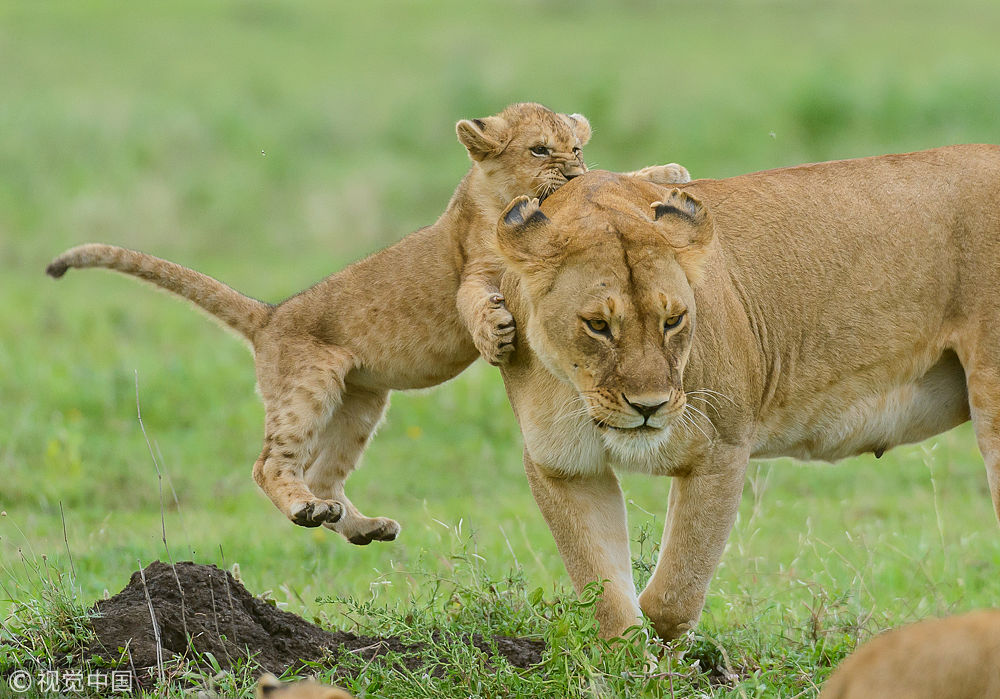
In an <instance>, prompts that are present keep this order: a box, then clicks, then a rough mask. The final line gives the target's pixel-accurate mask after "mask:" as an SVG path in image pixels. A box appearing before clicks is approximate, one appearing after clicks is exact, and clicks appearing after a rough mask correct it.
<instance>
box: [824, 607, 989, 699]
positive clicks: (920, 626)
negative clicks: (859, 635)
mask: <svg viewBox="0 0 1000 699" xmlns="http://www.w3.org/2000/svg"><path fill="white" fill-rule="evenodd" d="M819 696H820V699H881V698H882V697H901V698H903V697H905V699H980V698H981V697H982V698H983V699H985V698H986V697H1000V609H983V610H979V611H975V612H969V613H968V614H962V615H960V616H952V617H947V618H945V619H928V620H926V621H921V622H918V623H916V624H910V625H909V626H903V627H900V628H898V629H893V630H891V631H887V632H885V633H883V634H881V635H879V636H876V637H875V638H873V639H872V640H871V641H869V642H868V643H866V644H864V645H863V646H862V647H861V648H859V649H858V650H857V651H855V652H854V653H853V654H852V655H850V656H849V657H848V658H847V660H845V661H844V662H843V663H841V665H840V667H838V668H837V670H836V672H834V673H833V676H832V677H831V678H830V680H829V681H828V682H827V683H826V685H825V686H824V687H823V691H822V692H821V693H820V695H819Z"/></svg>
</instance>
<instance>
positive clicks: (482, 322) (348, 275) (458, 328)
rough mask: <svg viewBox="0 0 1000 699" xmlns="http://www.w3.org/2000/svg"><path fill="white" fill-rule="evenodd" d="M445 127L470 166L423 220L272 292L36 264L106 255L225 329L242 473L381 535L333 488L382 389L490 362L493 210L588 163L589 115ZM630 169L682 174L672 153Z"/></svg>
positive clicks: (368, 429)
mask: <svg viewBox="0 0 1000 699" xmlns="http://www.w3.org/2000/svg"><path fill="white" fill-rule="evenodd" d="M457 132H458V138H459V140H460V141H461V142H462V144H463V145H464V146H465V147H466V149H467V150H468V153H469V156H470V157H471V158H472V161H473V164H472V168H471V169H470V170H469V172H468V174H467V175H466V176H465V178H464V179H463V180H462V182H461V183H460V184H459V186H458V188H457V189H456V190H455V193H454V195H453V196H452V198H451V201H450V202H449V204H448V208H447V209H446V210H445V212H444V213H443V214H442V215H441V217H440V218H439V219H438V220H437V222H435V223H434V224H433V225H431V226H429V227H427V228H424V229H421V230H419V231H417V232H415V233H413V234H411V235H409V236H407V237H405V238H403V239H402V240H401V241H399V242H398V243H396V244H395V245H392V246H390V247H388V248H386V249H385V250H382V251H380V252H378V253H375V254H374V255H372V256H370V257H368V258H366V259H364V260H361V261H360V262H357V263H355V264H353V265H351V266H349V267H347V268H346V269H345V270H343V271H342V272H339V273H337V274H334V275H332V276H330V277H328V278H327V279H325V280H323V281H321V282H320V283H318V284H316V285H315V286H313V287H311V288H309V289H306V290H305V291H303V292H301V293H299V294H297V295H295V296H293V297H291V298H289V299H287V300H286V301H284V302H282V303H280V304H277V305H271V304H267V303H263V302H261V301H257V300H255V299H252V298H249V297H247V296H244V295H243V294H241V293H239V292H237V291H235V290H233V289H231V288H230V287H228V286H226V285H224V284H222V283H221V282H218V281H216V280H215V279H212V278H211V277H208V276H206V275H204V274H201V273H199V272H195V271H193V270H190V269H188V268H186V267H182V266H180V265H178V264H175V263H173V262H168V261H166V260H161V259H159V258H156V257H152V256H150V255H146V254H144V253H141V252H136V251H132V250H126V249H124V248H119V247H115V246H111V245H101V244H90V245H82V246H80V247H76V248H73V249H71V250H68V251H67V252H65V253H63V254H62V255H60V256H59V257H57V258H56V259H55V260H53V262H52V263H51V264H50V265H49V267H48V269H47V270H46V271H47V272H48V273H49V274H50V275H51V276H53V277H61V276H62V275H63V274H64V273H65V272H66V270H67V269H69V268H70V267H106V268H110V269H114V270H117V271H119V272H124V273H126V274H130V275H133V276H137V277H140V278H142V279H145V280H146V281H150V282H152V283H154V284H156V285H158V286H160V287H162V288H164V289H167V290H169V291H172V292H174V293H175V294H178V295H180V296H183V297H184V298H186V299H188V300H189V301H191V302H193V303H194V304H196V305H198V306H200V307H201V308H202V309H203V310H205V311H207V312H208V313H210V314H211V315H213V316H215V317H216V318H218V319H219V320H221V321H222V322H224V323H225V324H227V325H228V326H229V327H230V328H232V329H234V330H236V331H237V332H238V333H240V334H241V335H242V336H243V337H244V338H246V339H247V340H248V341H249V343H250V345H251V346H252V348H253V352H254V361H255V364H256V372H257V384H258V387H259V389H260V394H261V397H262V398H263V400H264V403H265V412H266V418H265V435H264V446H263V450H262V451H261V454H260V457H259V458H258V459H257V462H256V464H255V465H254V468H253V475H254V479H255V480H256V481H257V483H258V484H259V485H260V487H261V488H262V489H263V490H264V492H265V493H266V494H267V495H268V497H270V498H271V500H272V501H273V502H274V504H275V505H276V506H277V507H278V509H280V510H281V511H282V512H283V513H284V514H285V515H286V516H287V517H288V518H289V519H291V520H292V522H294V523H296V524H299V525H302V526H310V527H311V526H319V525H324V526H326V527H328V528H329V529H332V530H334V531H337V532H338V533H340V534H341V535H343V536H344V537H345V538H346V539H347V540H348V541H350V542H351V543H354V544H360V545H363V544H368V543H370V542H371V541H373V540H380V541H389V540H392V539H394V538H395V537H396V536H397V534H398V533H399V524H398V523H397V522H395V521H394V520H391V519H388V518H386V517H374V518H370V517H366V516H364V515H363V514H361V512H360V511H358V509H357V508H356V507H355V506H354V505H353V504H352V503H351V501H350V500H349V499H348V498H347V496H346V495H345V493H344V481H345V480H346V478H347V476H348V475H349V474H350V472H351V471H352V470H353V469H354V468H355V465H356V464H357V461H358V459H359V457H360V455H361V453H362V452H363V450H364V448H365V446H366V445H367V443H368V441H369V438H370V437H371V434H372V432H373V430H374V429H375V427H376V425H377V424H378V422H379V421H380V420H381V419H382V415H383V413H384V412H385V408H386V405H387V402H388V397H389V391H390V390H399V389H411V388H425V387H428V386H433V385H435V384H439V383H441V382H443V381H446V380H448V379H450V378H452V377H454V376H455V375H457V374H458V373H459V372H461V371H462V370H463V369H465V368H466V367H467V366H468V365H469V364H470V363H471V362H472V361H473V360H474V359H475V358H476V357H477V356H478V355H479V354H481V355H482V356H483V357H484V358H485V359H486V360H487V361H489V362H491V363H493V364H498V363H500V362H501V361H503V359H504V358H505V357H506V356H507V355H508V354H509V353H510V352H511V351H512V348H513V340H514V332H515V329H514V323H513V318H512V316H511V315H510V313H509V312H508V311H507V309H506V308H505V306H504V300H503V297H502V296H501V295H500V293H499V289H498V286H497V282H498V276H499V273H500V263H499V258H498V256H497V254H496V253H494V252H493V245H492V242H493V237H494V235H495V226H496V221H497V218H498V217H499V215H500V212H501V211H502V210H503V208H504V206H505V205H506V204H507V202H508V201H510V200H511V199H512V198H514V197H516V196H518V195H522V194H531V195H533V196H540V197H544V196H545V195H547V194H549V193H551V192H552V191H554V190H555V189H557V188H558V187H559V186H561V185H562V184H564V183H565V182H567V181H568V180H569V179H570V178H572V177H575V176H577V175H580V174H583V173H584V172H585V171H586V169H587V168H586V166H585V164H584V162H583V157H582V152H581V148H582V147H583V145H584V144H586V143H587V141H588V139H589V138H590V124H589V123H588V122H587V120H586V119H585V118H584V117H582V116H581V115H579V114H574V115H567V114H558V113H556V112H553V111H551V110H549V109H547V108H545V107H543V106H541V105H538V104H515V105H511V106H510V107H508V108H507V109H505V110H504V111H503V112H501V113H500V114H498V115H496V116H492V117H486V118H484V119H473V120H468V121H466V120H463V121H460V122H458V125H457ZM640 175H641V176H642V177H644V178H646V179H650V180H653V181H656V182H685V181H687V180H689V179H690V178H689V176H688V174H687V171H686V170H685V169H684V168H682V167H680V166H679V165H675V164H671V165H664V166H654V167H652V168H646V169H644V170H642V171H641V173H640ZM456 300H457V308H456ZM456 311H457V312H456Z"/></svg>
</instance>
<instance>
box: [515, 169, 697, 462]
mask: <svg viewBox="0 0 1000 699" xmlns="http://www.w3.org/2000/svg"><path fill="white" fill-rule="evenodd" d="M713 237H714V235H713V225H712V219H711V217H710V215H709V213H708V211H707V210H706V209H705V208H704V207H702V205H701V204H700V202H699V201H698V200H697V199H695V198H694V197H693V196H691V195H689V194H687V193H686V192H683V191H681V190H678V189H668V188H665V187H660V186H657V185H654V184H652V183H649V182H643V181H640V180H637V179H635V178H631V177H627V176H622V175H614V174H611V173H606V172H600V171H593V172H591V173H589V174H587V175H585V176H583V177H580V178H579V179H576V180H574V181H573V182H571V183H570V184H568V185H567V186H565V187H562V188H560V189H559V190H558V191H557V192H556V193H555V194H553V195H552V196H551V197H549V198H548V199H547V200H546V201H545V205H544V212H543V210H542V208H541V207H540V206H539V204H538V202H537V201H536V200H530V199H528V198H527V197H521V198H519V199H516V200H515V201H513V202H511V204H510V205H509V206H508V207H507V209H506V210H505V211H504V213H503V214H502V215H501V218H500V221H499V222H498V224H497V243H498V246H499V249H500V251H501V253H502V254H503V256H504V258H505V259H506V262H507V264H508V266H509V268H510V270H511V274H513V275H514V276H515V277H516V278H517V281H518V284H519V287H520V290H521V291H520V293H521V294H522V297H523V299H524V301H525V306H524V307H525V309H526V311H527V318H526V319H522V322H524V328H525V337H526V339H527V341H528V343H529V345H530V346H531V348H532V350H533V351H534V353H535V354H536V355H537V356H538V357H539V359H540V360H541V361H542V362H543V363H544V364H545V366H546V368H547V369H548V370H549V371H550V372H552V374H553V375H555V376H556V377H557V378H559V379H561V380H563V381H565V382H567V383H569V384H571V385H572V386H573V388H574V389H575V390H576V392H577V394H578V395H579V397H580V399H581V401H582V405H583V406H584V407H585V409H586V413H587V415H588V417H589V418H590V419H591V420H592V421H593V423H594V424H595V425H596V426H597V428H598V430H599V431H600V433H601V436H602V438H603V440H604V442H605V445H606V446H607V447H609V448H610V449H611V450H612V451H613V452H614V453H616V454H618V455H619V456H620V457H624V458H632V457H641V456H643V455H645V454H648V453H649V452H651V451H653V450H655V449H656V448H657V447H659V446H660V445H662V444H663V443H664V442H665V441H666V440H667V438H668V437H669V435H670V432H671V429H672V427H674V426H675V425H677V424H678V421H682V420H684V419H686V418H685V417H684V409H685V405H686V397H685V394H684V389H683V375H684V368H685V365H686V364H687V360H688V357H689V355H690V351H691V341H692V337H693V335H694V331H695V324H696V319H697V309H696V308H695V295H694V292H693V289H692V286H693V285H696V284H697V283H698V280H699V276H700V273H701V268H702V263H703V262H704V261H705V258H706V256H707V254H708V252H709V248H710V246H711V243H712V240H713ZM525 321H526V322H525ZM520 327H521V326H519V331H520Z"/></svg>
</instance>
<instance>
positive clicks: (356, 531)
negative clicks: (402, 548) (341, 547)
mask: <svg viewBox="0 0 1000 699" xmlns="http://www.w3.org/2000/svg"><path fill="white" fill-rule="evenodd" d="M330 528H331V529H333V528H334V527H330ZM351 529H352V530H353V531H352V532H350V533H348V532H341V533H342V534H344V536H345V537H346V538H347V540H348V541H350V542H351V543H352V544H354V545H355V546H367V545H368V544H370V543H371V542H373V541H393V540H394V539H395V538H396V537H397V536H399V530H400V527H399V522H397V521H396V520H394V519H389V518H388V517H371V518H368V517H365V518H363V519H361V520H360V521H358V522H356V523H354V525H353V526H352V527H351Z"/></svg>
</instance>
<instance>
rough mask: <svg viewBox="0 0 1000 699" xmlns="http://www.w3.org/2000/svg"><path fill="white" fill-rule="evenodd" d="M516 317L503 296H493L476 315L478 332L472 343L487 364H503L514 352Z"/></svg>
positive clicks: (473, 336)
mask: <svg viewBox="0 0 1000 699" xmlns="http://www.w3.org/2000/svg"><path fill="white" fill-rule="evenodd" d="M515 332H516V328H515V325H514V316H512V315H511V314H510V311H508V310H507V307H506V306H505V305H504V299H503V296H501V295H500V294H491V295H490V297H489V300H488V301H487V303H486V305H484V306H482V307H481V308H480V309H479V312H478V313H477V314H476V331H475V332H474V333H473V335H472V341H473V342H474V343H475V345H476V349H477V350H479V354H481V355H482V356H483V359H485V360H486V361H487V362H489V363H490V364H492V365H493V366H498V365H499V364H502V363H503V362H504V360H506V359H507V357H508V356H510V353H511V352H513V351H514V334H515Z"/></svg>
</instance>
